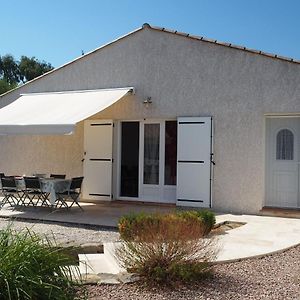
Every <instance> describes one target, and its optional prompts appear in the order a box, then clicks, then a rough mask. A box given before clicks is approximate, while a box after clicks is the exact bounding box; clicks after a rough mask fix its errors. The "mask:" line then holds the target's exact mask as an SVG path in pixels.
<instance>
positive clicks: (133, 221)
mask: <svg viewBox="0 0 300 300" xmlns="http://www.w3.org/2000/svg"><path fill="white" fill-rule="evenodd" d="M166 218H167V219H175V220H178V219H184V220H186V221H187V222H193V223H198V224H199V226H201V228H202V231H203V233H202V234H204V235H207V234H208V233H209V232H210V231H211V230H212V228H213V226H214V225H215V222H216V219H215V215H214V213H213V212H211V211H208V210H187V211H176V212H173V213H169V214H159V213H152V214H146V213H143V212H142V213H131V214H129V215H126V216H123V217H121V218H120V220H119V224H118V227H119V233H120V236H121V238H122V239H124V240H129V239H136V238H138V237H139V236H140V234H139V232H142V231H143V229H144V228H145V227H148V226H152V228H154V227H158V226H159V223H160V222H162V220H163V219H166ZM154 230H155V228H154Z"/></svg>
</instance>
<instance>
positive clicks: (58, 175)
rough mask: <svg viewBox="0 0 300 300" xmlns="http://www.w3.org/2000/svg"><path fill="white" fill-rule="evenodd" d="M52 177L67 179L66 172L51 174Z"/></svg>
mask: <svg viewBox="0 0 300 300" xmlns="http://www.w3.org/2000/svg"><path fill="white" fill-rule="evenodd" d="M50 178H56V179H66V174H50Z"/></svg>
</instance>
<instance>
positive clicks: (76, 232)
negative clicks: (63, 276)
mask: <svg viewBox="0 0 300 300" xmlns="http://www.w3.org/2000/svg"><path fill="white" fill-rule="evenodd" d="M9 224H12V227H13V228H14V229H16V230H22V229H25V228H30V229H31V230H32V231H34V232H36V233H37V234H39V235H42V236H43V235H46V236H48V237H54V238H55V240H56V241H57V242H58V243H59V244H65V245H74V246H79V245H82V244H85V243H101V242H112V241H116V240H118V239H119V234H118V232H117V231H116V230H112V229H107V228H103V227H96V226H85V225H74V224H68V223H55V222H43V221H37V220H34V221H31V220H26V221H25V220H22V221H20V220H18V221H17V220H14V221H11V219H6V218H0V229H3V228H5V227H6V226H8V225H9Z"/></svg>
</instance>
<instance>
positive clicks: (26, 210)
mask: <svg viewBox="0 0 300 300" xmlns="http://www.w3.org/2000/svg"><path fill="white" fill-rule="evenodd" d="M80 205H81V206H82V208H83V209H84V210H83V211H82V210H80V209H79V207H77V206H76V205H75V206H73V207H72V208H71V209H69V210H66V209H64V208H62V209H51V208H47V207H18V208H12V207H10V206H4V207H3V208H2V209H1V210H0V217H9V218H21V219H33V220H35V219H36V220H43V221H53V222H64V223H76V224H84V225H95V226H106V227H117V224H118V220H119V218H120V217H121V216H123V215H126V214H129V213H132V212H168V211H172V210H175V206H167V205H154V204H143V203H141V204H139V203H130V202H124V201H123V202H122V201H113V202H98V203H92V202H81V203H80Z"/></svg>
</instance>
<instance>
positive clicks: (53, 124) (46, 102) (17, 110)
mask: <svg viewBox="0 0 300 300" xmlns="http://www.w3.org/2000/svg"><path fill="white" fill-rule="evenodd" d="M133 91H134V89H133V88H132V87H126V88H116V89H102V90H88V91H70V92H57V93H33V94H24V95H21V97H20V98H18V99H17V100H15V101H14V102H12V103H11V104H9V105H7V106H5V107H3V108H1V109H0V135H17V134H71V133H72V132H73V131H74V129H75V125H76V123H78V122H80V121H82V120H84V119H86V118H88V117H90V116H92V115H94V114H96V113H98V112H100V111H102V110H104V109H105V108H107V107H109V106H110V105H112V104H114V103H115V102H117V101H118V100H119V99H121V98H122V97H123V96H125V95H126V94H127V93H129V92H133Z"/></svg>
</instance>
